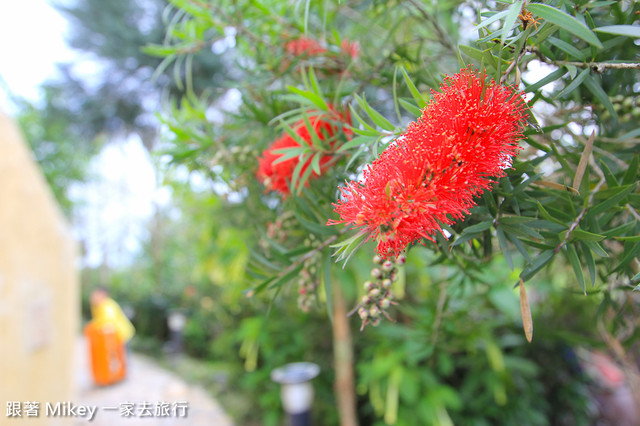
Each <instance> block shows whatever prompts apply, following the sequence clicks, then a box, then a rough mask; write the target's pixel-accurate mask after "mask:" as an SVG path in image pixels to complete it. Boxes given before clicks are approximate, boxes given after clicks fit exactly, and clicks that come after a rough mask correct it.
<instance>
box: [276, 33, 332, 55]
mask: <svg viewBox="0 0 640 426" xmlns="http://www.w3.org/2000/svg"><path fill="white" fill-rule="evenodd" d="M284 48H285V50H286V51H287V53H289V54H291V55H293V56H305V55H306V56H316V55H321V54H323V53H324V52H326V51H327V49H326V48H325V47H323V46H322V45H321V44H320V43H319V42H318V41H317V40H314V39H312V38H307V37H300V38H297V39H295V40H290V41H288V42H287V43H286V44H285V45H284Z"/></svg>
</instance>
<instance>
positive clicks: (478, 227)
mask: <svg viewBox="0 0 640 426" xmlns="http://www.w3.org/2000/svg"><path fill="white" fill-rule="evenodd" d="M492 224H493V221H491V220H490V221H487V222H481V223H477V224H475V225H471V226H469V227H467V228H464V230H463V231H462V234H461V235H465V234H474V233H478V232H482V231H486V230H487V229H489V228H491V225H492Z"/></svg>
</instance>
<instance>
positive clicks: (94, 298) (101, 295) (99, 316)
mask: <svg viewBox="0 0 640 426" xmlns="http://www.w3.org/2000/svg"><path fill="white" fill-rule="evenodd" d="M90 302H91V317H92V321H93V322H94V323H95V324H96V325H98V326H103V325H113V326H114V327H115V329H116V334H117V335H118V339H119V340H120V342H121V343H122V344H123V345H125V346H127V347H128V345H127V344H128V343H129V341H130V340H131V338H132V337H133V335H134V334H135V332H136V331H135V328H134V327H133V324H131V321H129V318H127V316H126V315H125V314H124V312H123V311H122V308H121V307H120V305H118V303H117V302H116V301H115V300H113V299H112V298H111V297H110V296H109V291H108V290H107V289H106V288H105V287H102V286H100V287H97V288H96V289H95V290H94V291H93V292H92V293H91V296H90Z"/></svg>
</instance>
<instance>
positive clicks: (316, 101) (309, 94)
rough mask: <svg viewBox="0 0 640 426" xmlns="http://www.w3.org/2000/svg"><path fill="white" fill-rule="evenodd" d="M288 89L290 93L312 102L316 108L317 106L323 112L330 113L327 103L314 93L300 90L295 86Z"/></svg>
mask: <svg viewBox="0 0 640 426" xmlns="http://www.w3.org/2000/svg"><path fill="white" fill-rule="evenodd" d="M287 88H288V89H289V91H291V92H293V93H295V94H297V95H300V96H302V97H303V98H306V99H308V100H309V101H310V102H312V103H313V104H314V105H315V106H317V107H318V108H320V109H321V110H323V111H329V106H328V105H327V103H326V102H325V100H324V99H322V98H321V97H320V96H318V95H316V94H315V93H313V92H307V91H304V90H300V89H298V88H297V87H294V86H287Z"/></svg>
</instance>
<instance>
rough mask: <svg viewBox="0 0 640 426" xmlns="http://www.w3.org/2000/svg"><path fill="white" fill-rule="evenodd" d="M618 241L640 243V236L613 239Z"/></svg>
mask: <svg viewBox="0 0 640 426" xmlns="http://www.w3.org/2000/svg"><path fill="white" fill-rule="evenodd" d="M613 238H614V239H615V240H617V241H631V242H638V241H640V235H629V236H627V237H613Z"/></svg>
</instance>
